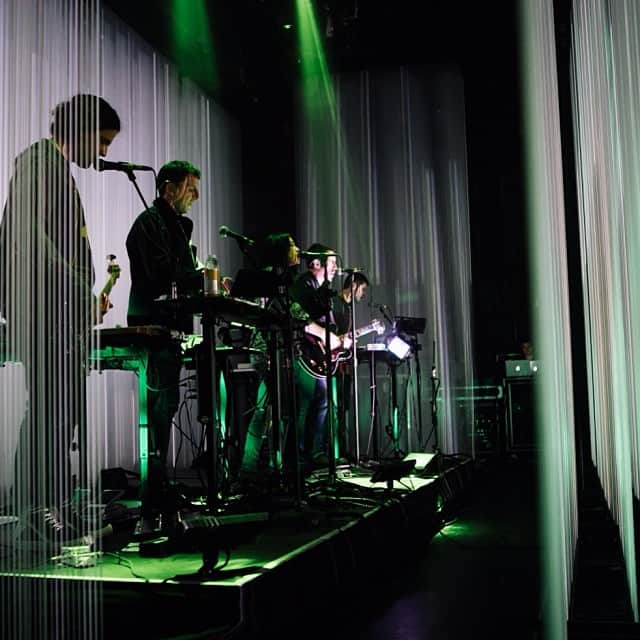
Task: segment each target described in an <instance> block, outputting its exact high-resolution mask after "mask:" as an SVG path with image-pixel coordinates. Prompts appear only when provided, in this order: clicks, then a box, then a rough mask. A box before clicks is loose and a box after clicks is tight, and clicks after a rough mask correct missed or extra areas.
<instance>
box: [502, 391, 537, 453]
mask: <svg viewBox="0 0 640 640" xmlns="http://www.w3.org/2000/svg"><path fill="white" fill-rule="evenodd" d="M505 386H506V389H505V391H506V394H505V395H506V399H507V406H506V411H507V416H506V418H507V420H506V426H507V449H508V450H509V451H513V452H517V451H533V450H534V449H535V448H536V428H535V427H536V420H535V393H534V392H535V380H532V379H528V380H524V379H523V380H508V381H507V382H506V385H505Z"/></svg>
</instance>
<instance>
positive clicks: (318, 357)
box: [298, 319, 385, 378]
mask: <svg viewBox="0 0 640 640" xmlns="http://www.w3.org/2000/svg"><path fill="white" fill-rule="evenodd" d="M384 331H385V326H384V323H383V322H381V321H380V320H378V319H376V320H373V321H372V322H370V323H369V324H367V325H365V326H364V327H360V329H356V331H355V337H356V340H357V339H358V338H360V337H361V336H365V335H367V334H369V333H373V332H376V333H377V334H378V335H382V334H383V333H384ZM338 337H339V338H340V341H342V340H343V339H344V338H345V337H348V338H350V337H352V333H351V332H349V333H346V334H344V335H341V336H338ZM352 356H353V349H344V348H342V347H338V348H337V349H333V350H332V351H331V375H335V373H336V371H337V369H338V365H339V364H340V362H343V361H344V360H348V359H349V358H351V357H352ZM298 361H299V363H300V365H301V366H302V368H303V369H304V370H305V371H306V372H307V373H308V374H309V375H311V376H313V377H314V378H325V377H326V375H327V350H326V349H325V346H324V340H323V339H322V338H318V337H316V336H313V335H310V334H305V337H304V340H302V342H301V345H300V356H299V358H298Z"/></svg>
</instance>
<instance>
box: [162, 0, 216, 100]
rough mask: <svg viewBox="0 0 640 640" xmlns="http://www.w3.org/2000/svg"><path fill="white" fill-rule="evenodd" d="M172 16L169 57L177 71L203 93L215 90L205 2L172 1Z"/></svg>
mask: <svg viewBox="0 0 640 640" xmlns="http://www.w3.org/2000/svg"><path fill="white" fill-rule="evenodd" d="M171 16H172V17H173V20H172V22H171V26H170V34H169V35H170V45H171V56H172V58H173V61H174V62H175V64H176V65H177V67H178V70H179V71H180V73H181V74H182V75H184V76H187V77H189V78H191V79H192V80H194V81H196V82H198V84H200V86H202V87H203V88H204V89H205V90H206V91H208V92H210V93H211V92H213V91H215V90H216V89H217V88H218V84H219V77H218V69H217V64H216V53H215V48H214V46H213V38H212V37H211V30H210V28H209V25H210V21H209V14H208V12H207V5H206V2H205V0H173V5H172V9H171Z"/></svg>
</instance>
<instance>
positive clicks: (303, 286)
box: [291, 243, 351, 467]
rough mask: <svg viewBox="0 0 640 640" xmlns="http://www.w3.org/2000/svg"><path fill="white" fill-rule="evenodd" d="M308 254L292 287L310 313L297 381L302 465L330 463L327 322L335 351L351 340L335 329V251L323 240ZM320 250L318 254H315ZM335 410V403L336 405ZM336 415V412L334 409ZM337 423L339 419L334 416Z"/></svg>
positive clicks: (298, 362) (344, 346) (298, 299)
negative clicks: (325, 358) (325, 360)
mask: <svg viewBox="0 0 640 640" xmlns="http://www.w3.org/2000/svg"><path fill="white" fill-rule="evenodd" d="M305 253H306V254H307V258H306V260H307V271H306V272H304V273H302V274H300V275H299V276H298V277H297V278H296V280H295V282H294V284H293V287H292V289H291V297H292V299H293V300H294V301H295V302H297V303H299V304H300V306H301V307H302V309H303V310H304V311H305V312H306V313H307V314H308V315H309V318H310V321H309V322H308V324H307V325H306V326H305V334H306V335H305V339H304V340H303V341H302V343H301V355H300V358H298V359H297V360H296V365H295V378H294V379H295V384H296V393H297V395H296V398H297V403H298V417H297V421H296V429H297V433H298V443H299V449H300V455H301V458H302V463H303V465H305V466H307V467H323V466H327V465H328V455H327V452H328V450H327V446H328V444H329V443H328V442H327V426H328V416H329V401H328V395H327V394H328V384H327V376H326V372H325V371H323V368H322V366H323V354H324V352H325V348H326V347H325V344H324V343H325V339H326V326H327V324H329V328H330V331H331V333H330V334H329V339H330V341H331V344H330V345H329V347H328V348H330V349H331V350H332V351H333V350H335V349H339V348H345V349H348V348H349V347H350V346H351V340H350V339H349V338H348V337H345V338H344V340H341V339H340V338H339V337H338V336H337V335H336V333H335V330H336V327H335V318H334V315H333V310H332V298H333V296H334V295H335V293H336V292H335V291H333V290H332V289H331V287H330V285H331V282H332V280H333V278H334V276H335V275H336V273H337V270H338V266H337V262H336V255H337V254H336V252H335V251H334V250H333V249H331V248H330V247H327V246H325V245H323V244H319V243H315V244H312V245H311V246H310V247H309V249H307V251H306V252H303V255H304V254H305ZM314 254H317V255H314ZM333 407H334V410H335V404H334V405H333ZM334 418H337V415H336V413H335V411H334ZM334 424H336V420H335V419H334Z"/></svg>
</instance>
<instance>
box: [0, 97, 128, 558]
mask: <svg viewBox="0 0 640 640" xmlns="http://www.w3.org/2000/svg"><path fill="white" fill-rule="evenodd" d="M119 130H120V119H119V117H118V114H117V113H116V112H115V110H114V109H113V108H112V107H111V105H109V104H108V103H107V102H106V101H105V100H103V99H102V98H99V97H97V96H93V95H88V94H79V95H76V96H73V97H72V98H70V99H69V100H66V101H63V102H61V103H60V104H58V105H57V106H56V107H55V108H54V110H53V112H52V118H51V125H50V134H51V136H50V137H49V138H45V139H41V140H39V141H37V142H34V143H33V144H32V145H31V146H30V147H28V148H27V149H25V150H24V151H23V152H22V153H21V154H20V155H19V156H18V157H17V158H16V161H15V169H14V173H13V175H12V177H11V182H10V184H9V191H8V194H7V202H6V205H5V209H4V214H3V217H2V224H1V225H0V311H1V312H2V315H3V316H4V318H5V320H6V330H7V352H8V353H9V354H10V356H9V357H11V358H15V359H16V360H18V361H20V362H22V364H23V366H24V370H25V381H26V386H27V391H28V394H29V403H28V408H27V412H26V415H25V418H24V420H23V423H22V426H21V429H20V435H19V439H18V446H17V450H16V459H15V470H14V485H13V501H14V505H15V507H16V508H17V509H18V511H19V512H20V513H21V514H23V515H24V518H21V523H22V525H23V529H24V530H22V531H21V534H22V533H24V535H25V536H27V537H29V536H31V538H30V539H31V540H32V541H33V542H34V543H42V545H41V546H40V547H39V548H43V549H45V550H46V548H47V543H48V542H52V543H53V542H55V540H54V538H56V539H57V538H62V537H64V536H65V535H66V534H67V532H66V531H65V523H64V522H63V519H62V518H61V510H62V506H63V504H65V503H67V502H68V501H69V500H70V498H71V496H72V493H73V490H74V488H75V486H74V482H75V485H76V486H77V485H80V486H82V487H86V486H87V480H88V479H87V478H86V471H87V466H86V385H85V376H86V373H87V370H88V367H87V355H88V348H87V347H88V344H87V341H88V336H89V333H90V331H91V329H92V327H93V326H94V325H95V324H99V323H100V322H101V321H102V316H103V315H104V313H106V312H107V310H108V309H109V306H110V303H109V300H108V298H107V297H106V296H103V295H98V296H96V295H94V292H93V289H94V285H95V272H94V264H93V257H92V254H91V246H90V243H89V233H88V231H87V224H86V220H85V215H84V208H83V205H82V201H81V200H80V194H79V192H78V189H77V188H76V183H75V180H74V178H73V175H72V173H71V165H72V164H75V165H76V166H77V167H79V168H81V169H88V168H90V167H92V166H93V167H95V166H96V164H97V161H98V157H99V156H105V155H106V154H107V150H108V148H109V146H110V144H111V143H112V142H113V140H114V138H115V137H116V135H117V134H118V132H119ZM74 432H75V433H76V436H77V437H76V442H77V445H78V449H79V453H80V457H79V477H78V478H76V479H74V478H73V476H72V467H71V460H70V450H71V444H72V441H73V437H74ZM49 534H51V536H52V537H51V539H48V538H49ZM36 546H37V545H36ZM34 548H36V547H35V546H34Z"/></svg>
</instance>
